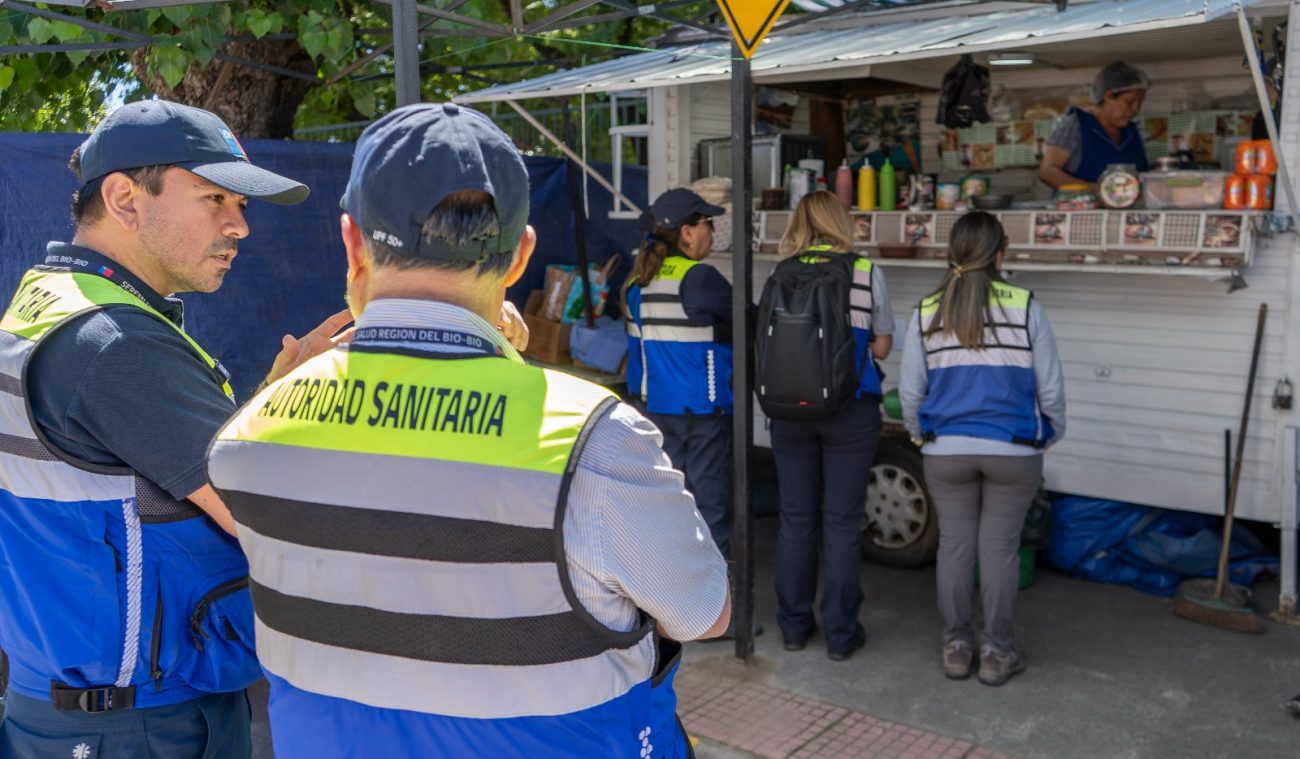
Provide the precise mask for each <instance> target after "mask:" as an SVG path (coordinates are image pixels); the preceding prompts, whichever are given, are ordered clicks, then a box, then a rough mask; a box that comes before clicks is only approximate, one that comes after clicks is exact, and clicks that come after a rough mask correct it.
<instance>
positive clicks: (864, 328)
mask: <svg viewBox="0 0 1300 759" xmlns="http://www.w3.org/2000/svg"><path fill="white" fill-rule="evenodd" d="M831 247H832V246H830V245H813V246H811V247H810V248H808V250H807V253H826V252H829V251H830V250H831ZM807 253H805V254H804V255H806V254H807ZM842 255H853V254H842ZM814 258H815V257H814ZM809 263H815V261H810V262H809ZM873 268H874V264H872V263H871V260H870V259H868V258H865V257H863V256H858V255H854V257H853V285H852V287H851V289H850V290H849V323H850V325H851V326H852V328H853V342H854V349H855V353H856V355H854V357H853V359H854V363H853V365H854V366H856V367H857V371H858V377H859V380H858V393H857V397H859V398H861V397H863V396H875V397H876V398H880V397H881V388H880V374H879V373H878V372H877V371H876V364H875V361H874V360H873V359H872V357H871V315H872V312H873V311H874V310H875V307H876V300H875V294H874V293H872V291H871V272H872V269H873Z"/></svg>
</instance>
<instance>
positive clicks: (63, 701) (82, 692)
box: [50, 680, 135, 714]
mask: <svg viewBox="0 0 1300 759" xmlns="http://www.w3.org/2000/svg"><path fill="white" fill-rule="evenodd" d="M50 703H51V704H53V706H54V708H55V709H58V710H60V711H73V710H81V711H83V712H86V713H87V714H99V713H101V712H120V711H124V710H126V709H131V708H134V707H135V686H134V685H132V686H130V687H127V688H118V687H117V686H114V685H105V686H103V687H100V688H73V687H72V686H70V685H64V684H63V683H60V682H57V681H54V680H51V681H50Z"/></svg>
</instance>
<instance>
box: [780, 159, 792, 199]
mask: <svg viewBox="0 0 1300 759" xmlns="http://www.w3.org/2000/svg"><path fill="white" fill-rule="evenodd" d="M781 189H782V190H785V191H786V192H787V193H788V192H790V164H788V163H787V164H786V165H785V173H783V174H782V175H781Z"/></svg>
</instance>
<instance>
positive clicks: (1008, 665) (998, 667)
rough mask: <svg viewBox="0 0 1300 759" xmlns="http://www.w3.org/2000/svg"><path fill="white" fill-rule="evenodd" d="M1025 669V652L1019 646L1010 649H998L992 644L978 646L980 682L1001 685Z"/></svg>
mask: <svg viewBox="0 0 1300 759" xmlns="http://www.w3.org/2000/svg"><path fill="white" fill-rule="evenodd" d="M1024 671H1025V654H1024V652H1022V651H1021V650H1020V647H1019V646H1013V647H1012V649H1011V650H1010V651H1007V652H1002V651H998V650H997V649H996V648H994V647H993V646H984V647H982V648H980V671H979V675H978V676H979V679H980V682H982V683H984V684H985V685H1002V684H1003V683H1005V682H1006V681H1007V680H1010V679H1011V678H1012V677H1014V676H1015V675H1018V674H1020V673H1021V672H1024Z"/></svg>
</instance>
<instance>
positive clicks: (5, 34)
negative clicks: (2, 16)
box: [0, 21, 14, 42]
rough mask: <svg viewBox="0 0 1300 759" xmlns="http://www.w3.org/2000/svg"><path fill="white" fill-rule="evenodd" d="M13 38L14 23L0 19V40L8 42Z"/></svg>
mask: <svg viewBox="0 0 1300 759" xmlns="http://www.w3.org/2000/svg"><path fill="white" fill-rule="evenodd" d="M13 38H14V25H13V24H11V23H9V22H8V21H0V42H9V41H10V40H12V39H13Z"/></svg>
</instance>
